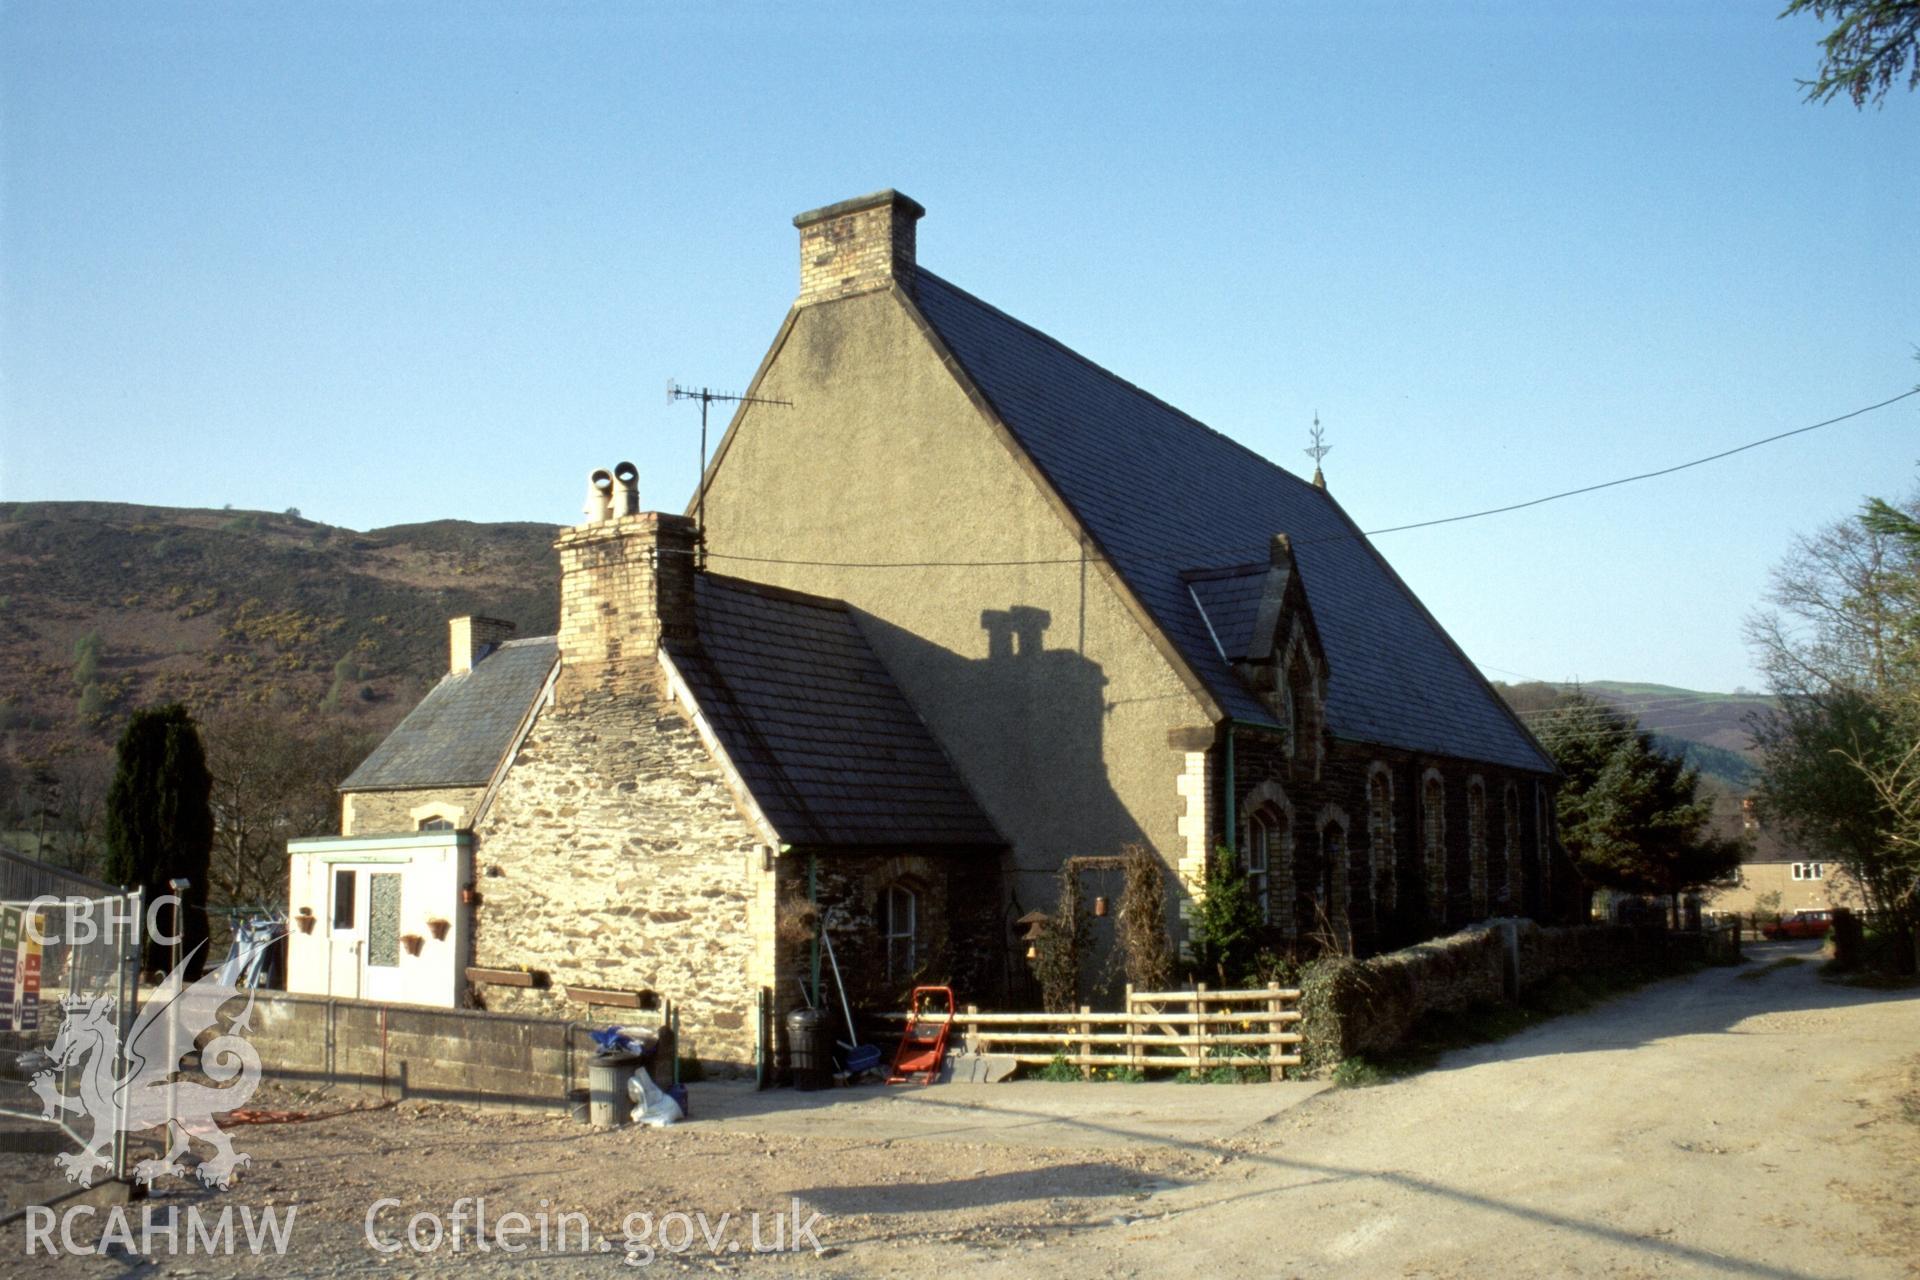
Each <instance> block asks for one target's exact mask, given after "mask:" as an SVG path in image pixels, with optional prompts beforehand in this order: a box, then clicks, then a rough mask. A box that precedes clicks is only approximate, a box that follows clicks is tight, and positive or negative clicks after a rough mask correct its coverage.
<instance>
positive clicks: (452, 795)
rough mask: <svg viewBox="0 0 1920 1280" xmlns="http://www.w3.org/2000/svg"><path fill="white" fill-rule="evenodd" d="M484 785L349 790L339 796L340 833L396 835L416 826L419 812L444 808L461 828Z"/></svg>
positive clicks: (450, 819)
mask: <svg viewBox="0 0 1920 1280" xmlns="http://www.w3.org/2000/svg"><path fill="white" fill-rule="evenodd" d="M485 791H486V788H485V787H431V788H423V789H421V790H418V791H350V792H348V793H346V794H345V795H343V796H342V797H341V798H340V834H341V835H343V836H378V835H397V834H399V833H400V832H403V831H418V830H419V829H420V816H424V815H420V811H421V810H423V809H429V808H444V809H445V810H446V811H448V812H449V813H450V815H451V816H450V817H449V821H451V822H452V823H453V825H454V826H456V827H464V826H465V825H466V824H467V823H468V821H470V820H471V819H472V817H473V810H474V806H476V805H478V804H479V803H480V797H481V795H482V794H483V793H484V792H485Z"/></svg>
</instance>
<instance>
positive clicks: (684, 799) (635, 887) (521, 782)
mask: <svg viewBox="0 0 1920 1280" xmlns="http://www.w3.org/2000/svg"><path fill="white" fill-rule="evenodd" d="M474 836H475V852H474V860H475V867H476V875H475V883H476V884H477V886H478V887H479V893H480V902H479V904H478V905H477V906H476V907H475V908H474V917H475V918H474V952H473V954H474V963H475V964H476V965H479V966H483V967H488V968H516V967H522V966H524V967H527V968H531V969H536V970H542V971H545V972H546V973H547V974H548V975H550V981H551V986H550V987H549V988H548V989H544V990H542V989H530V988H519V987H506V986H485V987H480V988H477V989H476V990H475V991H474V993H473V995H474V997H475V998H476V999H477V1000H479V1001H482V1002H484V1004H485V1006H486V1007H487V1008H490V1009H499V1010H508V1011H512V1012H515V1013H524V1014H540V1015H545V1016H551V1017H569V1018H582V1019H586V1018H592V1019H593V1020H597V1021H608V1022H612V1021H618V1020H620V1018H621V1017H623V1016H625V1015H624V1013H623V1011H622V1010H619V1009H617V1008H599V1009H595V1010H593V1011H592V1012H590V1011H589V1009H588V1008H587V1007H586V1006H584V1005H581V1004H577V1003H569V1002H568V1001H566V999H565V998H564V996H563V994H562V992H561V988H562V987H564V986H566V985H577V986H585V987H593V988H600V989H613V990H623V991H624V990H638V991H655V992H658V993H659V994H660V995H662V996H665V997H667V998H669V999H671V1000H672V1001H673V1002H674V1003H675V1005H676V1006H677V1007H678V1008H679V1010H680V1014H681V1028H680V1030H681V1044H682V1049H681V1051H682V1053H683V1054H684V1055H685V1056H688V1057H697V1058H699V1059H701V1060H702V1062H703V1064H705V1065H707V1066H708V1067H709V1068H710V1069H713V1070H716V1071H722V1072H737V1071H744V1070H746V1069H749V1068H750V1067H751V1065H752V1064H753V1061H754V1053H755V1042H756V1037H757V1011H758V1002H759V991H760V987H761V985H762V983H763V982H765V981H767V980H768V979H769V978H770V976H771V975H770V974H768V973H767V972H766V970H767V968H768V967H769V966H768V965H767V962H766V957H767V956H768V955H770V953H771V948H772V939H773V919H772V910H771V907H772V878H773V873H772V871H771V870H766V869H763V867H764V863H765V862H766V861H767V860H768V853H767V850H766V846H765V838H764V836H763V835H762V833H761V832H760V831H759V830H758V829H757V828H756V826H755V825H754V824H753V823H752V822H751V821H749V819H748V818H747V817H746V816H745V815H744V814H743V813H742V811H741V809H740V808H739V807H738V806H737V805H736V802H735V798H734V795H733V793H732V792H731V791H730V790H729V788H728V785H727V780H726V778H725V777H724V775H723V774H722V771H721V769H720V767H719V766H718V765H716V764H715V763H714V761H713V759H712V757H711V756H709V755H708V754H707V751H706V749H705V748H704V747H703V746H702V744H701V742H700V739H699V737H698V735H697V734H696V732H695V730H694V729H693V727H692V726H691V725H690V724H689V723H688V722H687V720H686V719H685V718H684V717H683V716H682V714H681V713H680V711H679V710H678V709H677V708H676V707H675V706H674V705H673V704H672V703H671V702H670V701H669V700H668V698H667V695H666V693H665V691H664V690H663V689H660V688H657V687H652V686H647V685H644V684H641V685H639V686H638V687H629V688H627V689H624V690H623V691H622V692H621V693H620V694H619V695H618V696H617V697H616V696H614V695H611V694H608V693H604V692H599V691H589V692H585V693H583V694H581V695H580V696H579V697H578V698H575V699H562V700H560V701H557V702H556V703H555V705H553V706H552V707H550V708H548V709H546V710H545V711H543V712H542V713H541V714H540V716H539V718H538V720H537V721H536V722H535V724H534V726H533V728H532V730H531V732H529V734H528V735H527V739H526V741H525V742H524V743H523V744H522V746H521V748H520V752H519V754H518V756H517V757H516V758H515V760H514V763H513V767H512V768H511V769H509V770H508V772H507V774H506V777H505V779H504V780H503V782H502V784H501V787H500V790H499V792H498V793H497V794H496V796H495V798H494V801H493V804H492V806H491V808H490V809H489V810H488V812H487V814H486V816H485V817H484V819H483V820H482V822H481V823H480V825H479V826H478V827H477V828H476V829H475V832H474Z"/></svg>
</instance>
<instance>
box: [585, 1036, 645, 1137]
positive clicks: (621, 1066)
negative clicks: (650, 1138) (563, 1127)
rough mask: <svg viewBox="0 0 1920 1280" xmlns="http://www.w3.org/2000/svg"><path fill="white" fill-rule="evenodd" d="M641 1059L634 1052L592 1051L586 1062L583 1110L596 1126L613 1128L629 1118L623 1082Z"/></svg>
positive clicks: (630, 1108) (630, 1112)
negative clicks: (585, 1096)
mask: <svg viewBox="0 0 1920 1280" xmlns="http://www.w3.org/2000/svg"><path fill="white" fill-rule="evenodd" d="M642 1061H644V1059H642V1058H641V1056H640V1055H639V1054H637V1053H596V1054H594V1055H593V1057H592V1059H591V1060H589V1061H588V1063H587V1114H588V1116H589V1117H590V1118H591V1119H592V1121H593V1127H594V1128H596V1129H617V1128H619V1127H620V1126H621V1125H623V1124H627V1123H629V1122H631V1121H632V1119H633V1099H631V1098H629V1097H628V1096H627V1083H628V1082H629V1081H631V1080H632V1079H633V1073H634V1072H635V1071H636V1070H638V1069H639V1067H640V1064H641V1062H642Z"/></svg>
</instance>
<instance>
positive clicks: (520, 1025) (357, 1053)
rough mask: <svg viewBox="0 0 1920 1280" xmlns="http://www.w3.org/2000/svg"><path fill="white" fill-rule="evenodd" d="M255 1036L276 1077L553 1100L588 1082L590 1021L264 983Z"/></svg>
mask: <svg viewBox="0 0 1920 1280" xmlns="http://www.w3.org/2000/svg"><path fill="white" fill-rule="evenodd" d="M247 1039H248V1040H249V1041H251V1042H252V1044H253V1046H254V1048H255V1049H257V1050H258V1051H259V1053H260V1061H261V1065H262V1068H263V1071H264V1073H265V1075H266V1077H267V1078H268V1079H269V1080H276V1081H281V1082H284V1083H289V1084H298V1083H312V1084H333V1085H340V1086H345V1087H348V1088H352V1089H358V1090H371V1091H375V1092H381V1093H384V1094H386V1095H387V1096H389V1097H405V1098H427V1099H433V1100H437V1101H445V1102H460V1103H469V1104H478V1103H485V1104H491V1105H496V1106H509V1107H515V1108H524V1109H537V1110H545V1109H548V1108H560V1107H564V1106H565V1105H566V1098H567V1090H568V1089H571V1088H579V1087H581V1086H583V1085H584V1084H585V1083H586V1072H587V1060H588V1059H589V1058H591V1057H592V1056H593V1052H594V1046H593V1042H592V1041H591V1040H589V1039H588V1038H587V1028H586V1027H585V1026H583V1025H581V1024H580V1023H575V1022H567V1021H563V1020H561V1019H557V1018H526V1017H519V1016H516V1015H512V1014H500V1013H484V1012H481V1011H478V1010H467V1009H430V1008H425V1007H423V1006H419V1005H386V1004H374V1003H372V1002H370V1001H364V1000H337V999H328V998H326V997H324V996H307V995H290V994H288V993H286V992H282V991H262V992H259V993H258V994H257V995H256V997H255V1000H254V1008H253V1017H252V1022H251V1026H250V1028H249V1030H248V1032H247Z"/></svg>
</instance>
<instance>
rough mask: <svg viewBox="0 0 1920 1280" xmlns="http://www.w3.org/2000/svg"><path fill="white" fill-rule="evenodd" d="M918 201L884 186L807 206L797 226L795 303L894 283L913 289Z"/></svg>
mask: <svg viewBox="0 0 1920 1280" xmlns="http://www.w3.org/2000/svg"><path fill="white" fill-rule="evenodd" d="M926 212H927V211H926V210H925V209H923V208H922V207H921V206H920V204H919V202H918V201H916V200H912V199H910V198H908V197H907V196H903V195H901V194H900V193H899V192H898V191H895V190H893V189H892V188H891V187H889V188H888V189H887V190H885V191H876V192H874V193H873V194H872V195H870V196H860V197H858V198H856V199H853V200H842V201H841V202H840V203H839V204H830V205H827V206H826V207H825V208H823V209H812V210H809V211H808V212H806V213H803V214H801V215H800V216H799V217H797V218H795V219H794V220H793V225H794V226H796V227H798V228H800V305H802V306H805V305H806V304H807V303H809V302H828V301H831V300H832V299H834V298H846V297H851V296H852V295H854V294H856V293H870V292H872V291H874V290H876V289H884V288H886V287H887V286H888V285H891V284H898V285H899V286H900V287H901V288H902V289H905V290H906V291H907V292H909V293H911V292H913V270H914V224H915V223H917V222H919V221H920V219H921V217H922V216H924V215H925V214H926Z"/></svg>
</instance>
